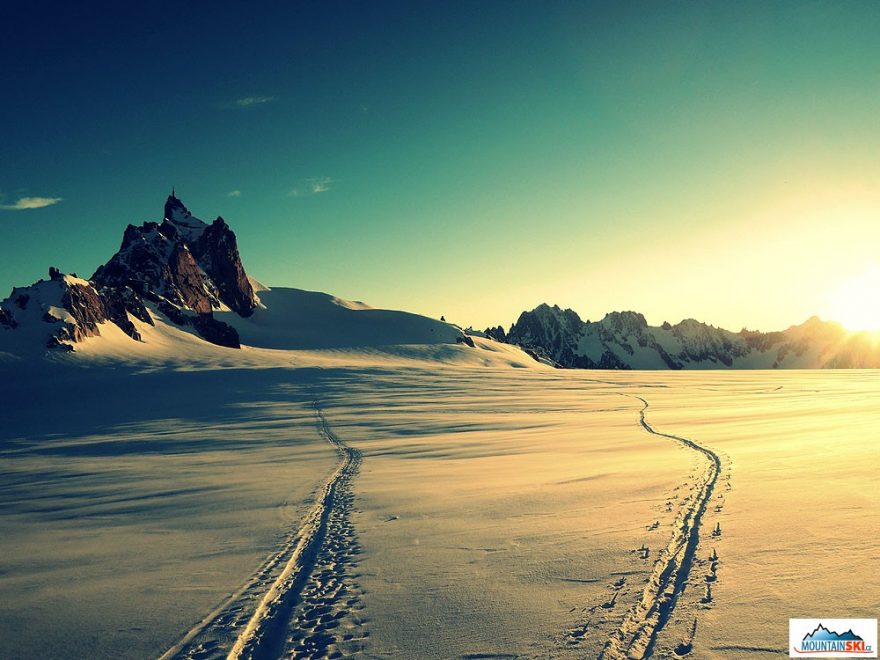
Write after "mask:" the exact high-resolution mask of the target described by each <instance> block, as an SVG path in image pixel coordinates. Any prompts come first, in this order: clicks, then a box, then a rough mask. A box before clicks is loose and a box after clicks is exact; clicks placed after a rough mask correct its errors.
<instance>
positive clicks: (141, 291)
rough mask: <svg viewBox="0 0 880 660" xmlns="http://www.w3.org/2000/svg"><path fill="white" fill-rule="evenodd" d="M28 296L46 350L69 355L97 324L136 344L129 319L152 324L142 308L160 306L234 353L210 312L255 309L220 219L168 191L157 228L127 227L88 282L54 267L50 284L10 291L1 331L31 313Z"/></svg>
mask: <svg viewBox="0 0 880 660" xmlns="http://www.w3.org/2000/svg"><path fill="white" fill-rule="evenodd" d="M33 296H36V298H37V304H38V305H39V306H40V310H38V311H37V313H38V314H39V317H38V318H39V319H41V321H40V322H41V323H46V324H47V330H51V332H50V333H49V339H48V341H47V345H48V346H52V347H62V348H63V350H68V349H70V350H72V349H71V347H70V346H69V345H68V343H67V342H72V343H76V342H79V341H82V340H83V339H84V338H86V337H92V336H95V335H98V334H100V328H99V326H100V324H101V323H105V322H107V321H109V322H112V323H114V324H115V325H117V326H118V327H119V328H121V329H122V331H123V332H125V333H126V334H127V335H128V336H129V337H131V338H132V339H134V340H141V339H142V337H141V334H140V332H138V330H137V327H136V326H135V324H134V322H133V320H132V319H138V320H140V321H142V322H144V323H147V324H149V325H154V322H153V317H152V316H151V314H150V311H149V310H148V309H147V303H152V304H155V305H157V307H158V309H159V310H160V311H161V312H162V313H163V314H165V316H167V317H168V318H169V319H170V320H171V321H172V323H176V324H178V325H187V326H191V327H192V328H193V329H195V331H196V332H197V333H198V334H199V335H200V336H201V337H203V338H204V339H206V340H207V341H210V342H212V343H215V344H218V345H220V346H229V347H235V348H239V347H240V343H239V337H238V332H237V331H236V330H235V328H233V327H232V326H230V325H228V324H226V323H224V322H222V321H219V320H217V319H215V318H214V316H213V310H215V309H220V308H221V307H222V305H224V304H225V305H226V306H227V307H229V308H230V309H232V310H234V311H236V312H238V313H239V314H240V315H242V316H249V315H251V314H252V313H253V311H254V309H256V307H257V304H258V299H257V296H256V294H255V293H254V290H253V287H252V286H251V283H250V280H249V279H248V277H247V273H246V272H245V270H244V267H243V266H242V264H241V257H240V255H239V252H238V242H237V240H236V237H235V234H234V233H233V232H232V230H231V229H230V228H229V226H228V225H227V224H226V222H225V221H224V220H223V219H222V218H217V220H216V221H214V223H213V224H211V225H207V224H205V223H204V222H202V221H201V220H199V219H198V218H195V217H193V215H192V214H191V213H190V212H189V210H188V209H187V208H186V206H184V204H183V202H181V201H180V200H179V199H178V198H177V197H176V196H175V195H174V194H173V193H172V195H171V196H169V197H168V199H167V200H166V202H165V208H164V217H163V220H162V222H145V223H144V224H143V225H141V226H140V227H137V226H134V225H128V227H126V229H125V232H124V234H123V237H122V245H121V246H120V248H119V250H118V251H117V252H116V254H114V255H113V256H112V257H111V258H110V260H109V261H108V262H107V263H106V264H104V265H102V266H100V267H99V268H98V269H97V270H96V271H95V273H94V275H93V276H92V279H91V281H88V282H86V281H84V280H80V279H79V278H73V277H69V276H66V275H64V273H62V272H61V271H60V270H59V269H57V268H55V267H52V268H50V269H49V280H48V281H46V280H40V281H39V282H37V283H36V284H34V285H32V286H31V287H23V288H20V289H14V290H13V292H12V295H11V296H10V297H9V298H8V299H7V300H6V301H4V306H3V307H0V326H2V327H3V328H7V329H8V328H15V327H16V326H18V325H20V323H19V321H20V319H16V314H17V313H23V312H25V311H28V310H29V305H31V304H32V303H31V300H32V297H33ZM59 307H60V308H63V310H66V313H65V312H62V311H59ZM16 308H17V309H18V310H20V312H16ZM28 313H30V312H28ZM62 317H63V318H62ZM28 318H33V317H30V316H29V317H28Z"/></svg>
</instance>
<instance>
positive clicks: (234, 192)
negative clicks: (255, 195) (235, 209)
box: [226, 190, 241, 197]
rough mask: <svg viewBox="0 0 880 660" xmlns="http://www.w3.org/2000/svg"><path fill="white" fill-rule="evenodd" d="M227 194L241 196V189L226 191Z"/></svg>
mask: <svg viewBox="0 0 880 660" xmlns="http://www.w3.org/2000/svg"><path fill="white" fill-rule="evenodd" d="M226 196H227V197H241V191H240V190H230V191H229V192H228V193H226Z"/></svg>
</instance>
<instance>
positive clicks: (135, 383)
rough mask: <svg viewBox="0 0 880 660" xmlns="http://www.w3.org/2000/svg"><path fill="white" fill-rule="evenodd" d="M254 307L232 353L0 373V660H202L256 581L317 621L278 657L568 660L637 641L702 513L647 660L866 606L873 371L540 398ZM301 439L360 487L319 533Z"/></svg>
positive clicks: (325, 307) (377, 324)
mask: <svg viewBox="0 0 880 660" xmlns="http://www.w3.org/2000/svg"><path fill="white" fill-rule="evenodd" d="M260 294H261V297H263V299H264V300H265V302H266V305H267V309H266V310H257V312H256V313H255V314H254V316H253V317H252V318H251V319H246V320H244V321H241V322H238V321H236V327H238V329H239V332H240V333H241V334H242V339H243V340H245V341H246V343H249V346H247V347H245V348H243V349H242V350H234V349H225V348H221V347H218V346H213V345H209V344H206V343H205V342H204V341H202V340H200V339H198V338H197V337H195V336H194V335H192V334H190V333H189V332H186V331H184V330H181V329H179V328H176V327H174V326H171V325H168V324H166V323H163V322H160V323H158V324H157V326H156V327H151V326H149V325H147V324H143V323H140V322H136V325H137V327H138V330H139V331H141V332H142V333H143V334H144V342H143V343H137V342H132V341H131V340H130V339H129V338H128V337H127V336H125V335H124V334H123V333H122V332H121V331H120V330H118V328H116V327H115V326H112V324H105V326H102V328H101V336H100V337H94V338H89V339H87V340H86V341H84V342H82V343H81V344H78V345H77V351H76V353H74V354H72V355H58V354H54V357H53V358H52V359H51V360H45V359H42V358H40V359H35V358H28V357H24V358H20V359H16V360H7V361H2V360H0V383H2V385H0V388H2V389H0V397H2V401H3V406H2V409H0V531H2V533H0V657H4V658H6V657H9V658H18V657H21V658H25V657H66V658H93V657H117V658H126V657H131V658H140V657H148V656H152V657H157V656H159V655H161V654H162V653H163V652H164V651H166V650H168V649H169V648H172V647H175V646H176V645H178V644H179V642H181V640H182V639H184V638H185V637H186V635H187V633H188V631H191V632H192V633H193V637H192V639H194V640H196V641H197V642H198V644H201V645H203V646H202V647H201V648H202V651H204V652H205V655H206V657H222V656H224V655H225V653H226V652H228V651H229V650H230V649H231V648H232V646H233V644H234V643H235V642H236V640H239V639H241V635H242V634H243V632H244V631H245V630H246V629H247V627H248V624H249V622H250V623H251V624H252V625H253V624H255V623H256V624H257V625H258V626H262V625H263V623H265V622H264V621H262V620H259V616H260V612H259V611H258V610H257V609H256V604H257V603H258V602H260V599H261V598H262V597H263V596H264V595H265V594H266V593H269V589H270V588H273V585H274V588H276V589H277V590H279V593H283V590H284V585H283V583H279V582H278V579H279V576H280V575H281V573H280V571H281V567H282V566H283V565H288V566H289V567H292V569H293V571H294V573H295V574H297V575H300V574H302V575H303V576H304V578H308V579H307V580H306V581H305V583H304V584H305V586H304V587H303V596H302V599H301V600H302V603H304V604H305V605H308V606H310V607H311V606H312V605H310V604H314V603H317V602H320V603H324V604H322V605H321V607H327V608H328V615H330V616H331V617H332V621H333V622H335V623H334V624H333V627H327V626H326V625H325V624H322V623H318V622H317V621H316V620H314V619H308V618H307V614H308V612H304V611H303V610H302V607H304V606H305V605H296V606H293V609H292V611H291V612H290V620H289V621H288V620H286V619H285V618H284V616H282V614H284V615H285V616H286V614H285V613H284V612H283V611H282V612H281V614H278V613H277V611H275V612H276V613H275V614H272V616H277V617H279V619H278V620H279V621H281V622H282V623H283V624H284V625H283V626H282V630H283V632H284V634H283V635H282V637H281V638H280V639H279V644H280V645H281V646H282V647H283V648H288V649H295V648H300V646H302V645H308V644H312V645H317V646H316V647H315V648H320V649H323V651H324V652H325V653H330V652H332V651H333V650H334V649H338V650H340V651H342V652H345V653H357V652H361V653H363V654H364V655H366V656H367V657H380V656H381V657H400V658H414V657H419V658H422V657H424V658H448V657H471V658H474V657H513V656H525V657H559V658H584V657H596V656H597V655H598V654H599V653H600V652H601V651H602V649H603V647H604V646H605V644H606V643H607V642H608V640H609V639H611V638H613V637H615V636H616V635H618V634H622V635H627V634H629V632H630V631H631V630H632V629H633V617H634V616H635V615H638V616H636V617H635V618H636V619H639V620H638V621H636V623H644V622H645V621H646V620H647V619H648V618H649V617H647V616H645V617H641V615H640V614H638V613H639V609H638V607H637V604H638V603H639V602H640V601H642V602H644V601H645V598H646V594H650V588H651V586H652V584H653V583H654V580H655V579H656V576H657V574H658V568H661V569H662V568H663V566H664V565H665V562H668V561H670V559H671V558H670V557H669V556H667V555H665V554H664V551H663V548H666V547H667V546H668V545H669V544H670V542H671V540H673V539H675V538H676V535H677V534H679V533H680V532H678V531H676V530H680V529H681V528H682V526H681V523H682V520H683V518H682V516H683V515H685V514H686V513H687V512H688V511H693V510H695V509H694V507H695V506H697V505H702V504H705V506H704V509H705V511H704V513H703V514H702V515H703V519H702V521H701V523H700V527H699V529H698V530H697V532H696V534H695V536H694V537H693V542H694V548H695V552H694V555H693V557H692V558H690V559H688V565H687V568H688V572H689V574H688V575H687V576H686V577H687V580H686V585H687V587H686V588H685V589H683V590H681V591H679V592H678V593H677V595H676V602H675V608H674V610H673V615H672V616H671V617H670V618H669V621H668V622H667V623H666V624H665V626H662V627H661V628H660V630H659V633H658V634H657V636H656V639H655V640H654V641H653V642H652V644H653V646H652V649H653V652H654V655H655V657H670V656H671V655H672V654H673V650H674V648H675V647H676V646H677V645H679V644H681V643H683V642H684V641H687V640H688V639H689V637H690V634H691V629H692V625H693V622H694V621H695V620H696V621H697V624H698V625H697V631H696V635H695V637H694V638H693V640H692V644H693V650H692V653H691V656H690V657H696V658H755V657H762V656H763V655H780V654H784V652H785V648H786V645H787V619H788V618H789V617H812V616H830V615H832V614H833V615H835V616H841V617H844V616H845V617H858V616H874V615H875V614H876V611H877V609H878V607H880V576H878V573H877V572H876V571H875V570H874V565H873V564H874V562H875V558H876V556H877V553H878V550H880V548H878V542H877V540H876V538H875V535H874V534H873V530H874V528H875V527H876V521H877V520H878V515H880V495H878V490H877V489H876V469H877V464H878V458H880V455H878V449H877V445H876V438H877V435H878V432H880V413H878V411H880V392H878V390H877V388H876V372H871V371H856V370H850V371H833V370H828V371H815V372H814V371H801V372H760V371H749V372H712V371H704V372H687V373H684V372H668V371H666V372H607V371H604V372H598V371H559V370H554V369H551V368H548V367H546V366H544V365H541V364H539V363H537V362H536V361H534V360H533V359H532V358H530V357H528V356H526V355H525V354H524V353H523V352H522V351H520V350H519V349H517V348H515V347H513V346H508V345H505V344H498V343H496V342H493V341H491V340H486V339H482V338H479V337H475V338H474V341H475V344H476V346H475V348H470V347H467V346H464V345H461V344H456V343H454V341H455V340H454V337H455V336H456V333H458V329H457V328H455V327H454V326H450V325H448V324H443V323H441V322H439V321H433V320H431V319H425V318H424V317H415V316H414V315H408V314H406V313H404V312H389V311H386V310H371V309H369V308H364V307H360V306H352V305H349V304H347V303H345V302H344V301H340V300H337V299H335V298H333V297H332V296H327V295H325V294H316V293H310V292H303V291H298V290H295V289H277V288H275V289H267V288H264V290H263V291H261V292H260ZM273 313H274V317H273V315H272V314H273ZM218 316H220V317H221V318H223V319H224V320H227V317H226V316H224V315H218ZM309 318H312V319H316V318H320V319H323V321H322V322H321V323H317V321H316V322H315V323H314V324H312V325H309ZM337 326H338V327H337ZM341 328H345V329H346V332H343V331H342V330H341ZM285 332H286V333H287V334H285ZM352 333H354V334H353V335H352ZM447 333H448V334H447ZM352 336H356V337H357V338H358V341H353V340H351V339H350V338H351V337H352ZM434 336H437V337H440V338H441V339H444V340H446V341H447V342H450V343H428V341H429V340H430V339H432V338H433V337H434ZM346 337H348V340H346ZM394 339H397V340H401V341H405V343H398V344H393V343H391V340H394ZM355 344H357V345H355ZM3 346H4V345H3V344H0V349H2V350H6V349H5V348H3ZM512 367H517V368H512ZM639 399H642V400H643V401H644V402H646V404H647V406H648V407H647V408H645V407H644V406H645V403H643V402H642V401H640V400H639ZM316 410H318V411H320V416H319V417H317V418H316ZM642 414H643V415H644V418H642V417H640V415H642ZM321 419H323V420H324V423H325V424H326V426H322V423H321V422H320V420H321ZM643 422H644V423H643ZM645 424H648V425H649V426H645ZM648 428H650V429H651V430H652V432H648ZM331 434H332V435H331ZM662 434H668V435H666V436H664V435H662ZM331 437H334V438H337V439H338V440H339V442H340V443H342V445H344V446H345V447H347V448H350V449H351V450H353V451H356V452H358V456H359V457H360V460H361V462H360V464H359V471H358V473H357V474H352V475H350V476H351V481H350V484H348V486H347V487H348V488H349V489H350V493H351V495H352V496H353V500H352V501H351V503H350V504H349V505H345V503H344V502H343V504H342V505H340V506H334V507H333V508H332V509H322V508H320V507H318V504H320V502H321V501H322V500H321V498H319V497H318V493H321V492H324V491H322V490H321V489H322V488H325V487H326V485H327V483H328V482H327V479H328V478H329V476H330V475H332V474H334V470H337V469H338V467H337V466H339V465H340V463H339V460H340V459H339V457H338V455H337V452H338V451H341V450H340V449H339V446H336V445H334V444H332V443H331V442H328V440H329V439H330V438H331ZM676 438H679V439H676ZM680 438H685V439H690V441H692V442H694V443H698V444H699V446H701V447H704V448H706V449H707V451H710V452H712V455H715V456H717V457H718V460H719V465H720V469H719V471H718V477H717V481H716V482H715V484H714V489H711V490H710V492H709V494H708V498H707V499H706V500H705V502H702V501H701V500H700V499H699V496H700V493H702V492H704V489H703V490H701V488H702V486H703V485H705V483H706V482H705V479H706V477H707V475H708V474H710V472H709V471H707V470H708V469H709V467H710V462H709V461H707V458H706V455H704V454H702V453H700V452H699V451H696V450H694V448H693V447H691V446H688V445H687V444H686V443H685V442H683V441H681V440H680ZM342 445H341V446H342ZM340 488H341V486H340ZM340 492H343V491H340ZM346 492H348V491H346ZM346 506H347V507H348V508H346ZM316 507H318V508H317V509H316ZM316 514H317V515H319V516H323V515H325V514H326V516H327V520H328V523H327V525H328V530H330V531H329V532H328V535H329V536H328V541H327V544H328V547H330V546H331V545H332V548H331V549H332V552H333V553H335V554H332V556H330V557H329V558H323V559H322V557H323V555H322V556H320V557H318V559H317V560H316V561H317V564H316V566H318V567H319V568H320V570H317V569H316V570H314V571H311V572H310V569H309V566H308V565H307V564H297V563H296V561H294V562H293V564H287V563H286V562H287V560H288V559H289V558H293V559H295V557H296V555H295V554H291V553H293V548H295V546H296V543H297V538H298V536H297V534H298V533H299V530H302V529H305V527H304V524H305V523H304V521H306V520H307V519H308V517H309V516H310V515H312V516H313V515H316ZM716 524H719V525H720V535H719V536H717V537H716V536H713V535H712V532H711V530H712V529H713V528H715V526H716ZM313 528H314V527H313ZM642 549H644V550H642ZM713 551H715V552H717V554H718V557H719V560H718V563H717V566H716V573H715V574H714V579H713V580H711V581H707V578H710V577H712V576H713V574H712V571H711V562H710V561H709V556H710V553H711V552H713ZM322 562H323V563H322ZM655 562H657V563H655ZM331 567H332V568H331ZM646 581H647V582H646ZM706 585H711V590H712V599H711V602H701V601H702V600H703V599H704V598H705V596H706ZM841 585H845V588H841ZM648 600H650V598H649V599H648ZM649 604H650V603H649ZM298 608H299V609H298ZM210 612H220V614H219V615H218V617H219V618H217V617H208V619H211V621H207V622H205V619H206V615H207V614H208V613H210ZM633 613H635V614H633ZM872 613H873V614H872ZM322 616H326V615H322ZM254 617H257V619H255V618H254ZM639 617H641V618H639ZM215 618H216V621H219V622H221V623H222V625H220V623H212V621H214V620H215ZM266 629H268V626H266ZM346 636H347V638H346ZM328 640H330V641H328ZM297 645H300V646H297ZM322 645H323V646H322ZM606 657H610V656H606Z"/></svg>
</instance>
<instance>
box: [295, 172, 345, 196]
mask: <svg viewBox="0 0 880 660" xmlns="http://www.w3.org/2000/svg"><path fill="white" fill-rule="evenodd" d="M333 183H334V180H333V179H332V178H331V177H329V176H314V177H310V178H308V179H303V180H302V181H301V182H300V183H299V185H297V187H296V188H294V189H293V190H291V191H290V192H289V193H287V196H288V197H306V196H307V195H320V194H321V193H325V192H327V191H329V190H330V189H331V188H332V187H333Z"/></svg>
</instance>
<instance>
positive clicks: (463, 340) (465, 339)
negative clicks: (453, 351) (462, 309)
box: [455, 335, 476, 348]
mask: <svg viewBox="0 0 880 660" xmlns="http://www.w3.org/2000/svg"><path fill="white" fill-rule="evenodd" d="M455 343H456V344H465V345H466V346H470V347H471V348H476V344H474V340H473V339H471V338H470V337H469V336H468V335H459V336H458V337H456V338H455Z"/></svg>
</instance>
